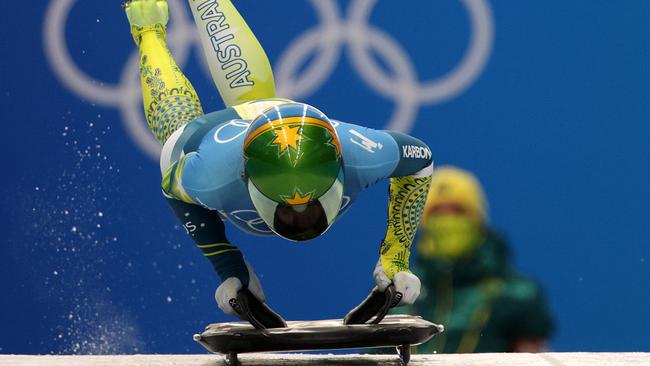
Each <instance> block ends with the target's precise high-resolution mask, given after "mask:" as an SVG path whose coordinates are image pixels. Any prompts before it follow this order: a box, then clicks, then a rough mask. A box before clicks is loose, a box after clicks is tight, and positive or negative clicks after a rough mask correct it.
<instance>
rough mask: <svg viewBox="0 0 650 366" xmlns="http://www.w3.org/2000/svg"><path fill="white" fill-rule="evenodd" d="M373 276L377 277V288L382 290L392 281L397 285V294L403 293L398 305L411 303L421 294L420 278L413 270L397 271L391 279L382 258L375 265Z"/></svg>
mask: <svg viewBox="0 0 650 366" xmlns="http://www.w3.org/2000/svg"><path fill="white" fill-rule="evenodd" d="M373 276H374V278H375V284H377V288H378V289H379V290H380V291H384V290H386V287H388V286H389V285H390V284H391V283H392V284H394V285H395V289H396V290H397V292H398V295H397V296H400V294H401V300H400V302H399V303H398V304H397V305H396V306H404V305H411V304H413V303H414V302H415V300H417V298H418V296H420V286H421V283H420V279H419V278H418V276H416V275H414V274H413V273H411V272H408V271H402V272H397V273H395V276H393V280H392V281H391V280H390V279H389V278H388V276H387V275H386V272H385V271H384V267H383V266H382V264H381V260H379V261H378V262H377V265H376V266H375V271H374V272H373Z"/></svg>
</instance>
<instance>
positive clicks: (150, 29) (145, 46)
mask: <svg viewBox="0 0 650 366" xmlns="http://www.w3.org/2000/svg"><path fill="white" fill-rule="evenodd" d="M131 34H132V35H133V39H134V40H135V43H136V44H137V45H138V48H139V50H140V80H141V83H142V95H143V98H144V110H145V115H146V119H147V123H148V124H149V128H150V129H151V132H152V133H153V134H154V136H155V137H156V139H157V140H158V141H159V142H160V143H161V144H164V143H165V141H166V140H167V138H168V137H169V136H170V135H171V134H172V133H173V132H174V131H176V130H177V129H178V128H179V127H181V126H183V125H185V124H186V123H188V122H190V121H192V120H193V119H195V118H197V117H199V116H202V115H203V108H202V107H201V102H200V101H199V97H198V96H197V94H196V91H195V90H194V87H193V86H192V84H191V83H190V82H189V80H188V79H187V78H186V77H185V75H184V74H183V72H182V71H181V70H180V68H179V67H178V65H176V62H175V61H174V58H173V57H172V55H171V53H170V52H169V49H168V48H167V43H166V40H165V39H166V33H165V27H164V26H163V25H162V24H155V25H151V26H145V27H137V26H133V27H131Z"/></svg>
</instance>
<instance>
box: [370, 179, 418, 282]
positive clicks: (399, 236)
mask: <svg viewBox="0 0 650 366" xmlns="http://www.w3.org/2000/svg"><path fill="white" fill-rule="evenodd" d="M430 185H431V174H430V173H429V174H428V175H425V176H423V177H419V176H417V175H413V176H404V177H393V178H390V188H389V204H388V225H387V228H386V236H385V237H384V240H383V241H382V243H381V247H380V248H379V252H380V259H381V264H382V267H383V268H384V272H386V275H387V276H388V278H389V279H393V276H395V274H396V273H397V272H402V271H409V257H410V251H411V245H412V243H413V238H414V237H415V233H416V231H417V228H418V225H419V224H420V220H421V219H422V214H423V212H424V204H425V203H426V199H427V194H428V193H429V186H430Z"/></svg>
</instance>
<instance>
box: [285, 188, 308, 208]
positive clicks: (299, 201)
mask: <svg viewBox="0 0 650 366" xmlns="http://www.w3.org/2000/svg"><path fill="white" fill-rule="evenodd" d="M312 194H313V192H309V193H307V194H306V195H304V196H303V195H302V193H301V192H300V190H299V189H296V190H295V192H294V193H293V197H290V196H282V198H283V199H284V201H285V202H286V203H288V204H290V205H292V206H295V205H305V204H307V203H309V201H311V197H312Z"/></svg>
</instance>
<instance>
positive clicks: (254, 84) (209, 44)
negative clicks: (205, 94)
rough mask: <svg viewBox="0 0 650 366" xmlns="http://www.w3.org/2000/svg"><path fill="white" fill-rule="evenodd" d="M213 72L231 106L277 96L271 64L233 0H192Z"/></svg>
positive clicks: (216, 82)
mask: <svg viewBox="0 0 650 366" xmlns="http://www.w3.org/2000/svg"><path fill="white" fill-rule="evenodd" d="M188 1H189V4H190V7H191V8H192V14H193V15H194V21H195V22H196V26H197V28H198V32H199V38H200V39H201V45H202V46H203V51H204V52H205V56H206V59H207V61H208V65H209V67H210V73H211V74H212V79H213V80H214V83H215V85H216V86H217V89H219V94H221V99H223V101H224V103H225V105H226V106H227V107H229V106H234V105H237V104H241V103H245V102H248V101H251V100H255V99H264V98H273V97H275V84H274V81H273V71H272V70H271V64H270V63H269V60H268V58H267V56H266V53H264V49H263V48H262V46H261V45H260V43H259V41H258V40H257V38H255V35H254V34H253V32H252V31H251V29H250V28H249V27H248V25H247V24H246V22H245V21H244V19H243V18H242V16H241V15H240V14H239V12H238V11H237V9H236V8H235V6H234V5H233V4H232V2H231V1H230V0H188Z"/></svg>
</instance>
